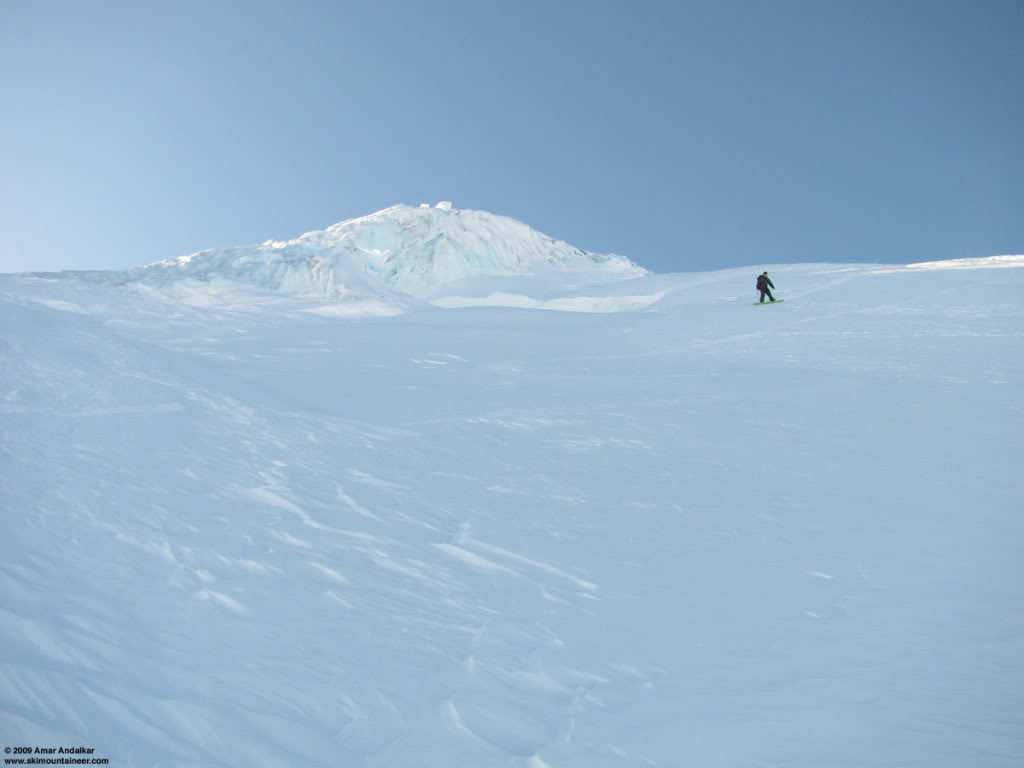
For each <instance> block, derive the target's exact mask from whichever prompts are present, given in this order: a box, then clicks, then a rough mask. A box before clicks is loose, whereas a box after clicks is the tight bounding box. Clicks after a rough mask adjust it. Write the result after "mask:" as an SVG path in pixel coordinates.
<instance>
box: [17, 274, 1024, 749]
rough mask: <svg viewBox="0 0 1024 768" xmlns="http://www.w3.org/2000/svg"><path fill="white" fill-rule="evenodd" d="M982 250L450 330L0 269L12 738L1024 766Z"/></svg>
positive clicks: (1006, 467)
mask: <svg viewBox="0 0 1024 768" xmlns="http://www.w3.org/2000/svg"><path fill="white" fill-rule="evenodd" d="M1019 262H1020V260H1019V259H1018V261H1017V262H1012V261H1011V262H1010V263H1009V264H1007V263H1005V262H998V263H982V264H980V265H979V266H1008V265H1009V266H1014V265H1016V266H1020V263H1019ZM967 266H970V265H967ZM962 267H964V265H963V264H949V265H945V266H943V265H938V268H934V267H933V268H927V267H924V266H922V265H915V266H914V267H913V268H906V269H904V268H891V267H885V268H873V267H868V266H829V265H804V266H789V267H778V268H769V269H770V273H771V276H772V278H773V280H774V282H775V284H776V285H777V286H778V291H777V293H778V294H779V295H780V296H783V297H785V299H786V303H785V304H782V305H777V306H772V307H752V306H751V302H752V301H753V300H754V299H755V295H754V291H753V281H754V276H755V275H756V274H757V272H758V271H759V270H760V267H759V268H757V269H753V268H752V269H745V270H730V271H725V272H718V273H708V274H695V275H656V276H649V277H643V278H638V279H635V280H628V281H625V282H621V283H615V284H613V285H608V286H590V287H589V288H588V287H587V286H579V287H577V288H563V289H562V290H561V292H560V293H559V292H551V291H549V292H547V293H543V292H537V291H536V290H534V291H533V293H530V292H528V291H529V290H532V289H531V288H530V286H529V285H528V284H527V283H528V281H526V282H523V283H522V284H520V283H516V281H515V280H513V279H509V280H508V281H504V282H502V281H496V282H495V281H491V283H493V284H491V283H488V284H486V285H483V284H481V286H478V288H479V289H478V290H477V291H476V293H475V294H474V293H473V292H472V291H469V290H468V288H471V287H472V286H461V287H454V288H451V289H450V290H449V291H448V292H447V293H446V294H445V295H440V294H439V295H437V296H434V297H433V300H434V301H435V302H436V303H437V304H440V305H444V306H445V307H447V308H442V307H441V306H432V305H431V304H429V303H427V302H426V301H423V302H420V303H416V302H413V303H410V304H409V305H408V306H404V307H397V308H396V305H394V304H393V303H386V304H381V305H379V306H377V305H374V303H373V302H372V301H367V302H362V303H359V302H357V303H355V304H340V303H338V302H331V301H329V300H326V299H322V298H321V299H318V298H296V297H290V296H284V295H281V294H280V293H274V292H269V291H260V290H258V289H256V288H252V287H249V288H243V287H239V286H236V285H234V284H231V283H223V284H218V283H217V282H216V281H215V282H214V283H209V284H207V283H183V284H178V285H176V286H170V287H166V286H165V287H148V288H146V287H141V286H132V285H124V286H104V285H100V284H97V283H95V282H86V281H82V280H74V279H39V278H29V277H24V276H10V275H8V276H2V277H0V509H2V511H3V520H4V528H5V530H4V536H3V537H0V555H2V558H0V560H2V562H0V736H2V738H3V740H4V742H5V744H11V745H18V744H32V745H41V746H59V745H68V744H76V745H78V744H81V745H85V746H90V747H94V748H95V749H96V750H97V754H99V755H101V756H104V757H109V758H110V760H111V765H113V766H118V767H119V768H127V767H128V766H207V767H208V766H241V765H252V766H299V765H302V766H332V767H334V766H346V767H347V766H366V767H367V768H370V767H373V768H382V767H384V766H388V767H392V768H399V767H402V768H409V767H412V766H417V767H423V768H432V767H435V766H436V767H438V768H441V767H443V768H451V767H452V766H473V767H474V768H483V767H485V766H509V767H515V766H521V767H524V768H525V767H527V766H529V767H531V768H542V767H543V766H551V768H558V767H561V766H565V767H569V766H578V767H580V768H602V767H604V766H683V765H693V766H806V767H807V768H820V767H821V766H850V767H851V768H853V767H856V768H861V767H862V766H865V765H872V766H930V768H936V767H938V766H965V765H970V766H975V767H977V766H1019V765H1021V764H1022V762H1024V643H1022V640H1021V638H1022V636H1024V600H1022V599H1021V598H1022V596H1021V588H1022V585H1024V578H1022V577H1024V573H1022V571H1024V566H1022V557H1021V555H1022V551H1024V520H1022V516H1021V512H1022V510H1024V503H1022V502H1024V473H1022V471H1021V467H1022V453H1024V452H1022V450H1021V449H1022V445H1024V437H1022V434H1024V410H1022V400H1021V392H1022V391H1024V354H1022V353H1024V343H1022V342H1024V302H1022V299H1021V296H1022V292H1024V269H1016V268H1008V269H981V268H979V269H965V268H962ZM463 289H466V290H463ZM460 291H461V292H460ZM442 293H444V292H442ZM509 297H511V298H509ZM638 297H639V298H638ZM644 297H646V298H644ZM428 298H430V297H428ZM552 302H554V303H552ZM467 304H483V305H489V306H465V305H467ZM498 305H501V306H498ZM509 305H512V306H509ZM557 309H569V310H577V311H550V310H557ZM615 310H629V311H615ZM399 312H400V314H397V313H399Z"/></svg>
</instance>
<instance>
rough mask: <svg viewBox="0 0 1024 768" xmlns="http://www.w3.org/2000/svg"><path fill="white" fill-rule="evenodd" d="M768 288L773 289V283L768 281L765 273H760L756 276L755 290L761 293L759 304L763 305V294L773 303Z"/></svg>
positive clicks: (773, 299) (772, 297) (773, 298)
mask: <svg viewBox="0 0 1024 768" xmlns="http://www.w3.org/2000/svg"><path fill="white" fill-rule="evenodd" d="M769 286H771V287H772V288H774V287H775V283H773V282H772V281H771V280H769V279H768V273H767V272H762V273H761V274H760V275H758V276H757V290H759V291H760V292H761V302H760V303H761V304H764V296H765V294H768V299H769V300H770V301H775V297H774V296H772V292H771V291H769V290H768V287H769Z"/></svg>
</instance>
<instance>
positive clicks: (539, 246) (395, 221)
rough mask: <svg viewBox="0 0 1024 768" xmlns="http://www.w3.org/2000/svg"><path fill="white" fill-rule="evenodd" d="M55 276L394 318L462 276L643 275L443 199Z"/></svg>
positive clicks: (557, 278)
mask: <svg viewBox="0 0 1024 768" xmlns="http://www.w3.org/2000/svg"><path fill="white" fill-rule="evenodd" d="M59 274H61V275H63V276H69V277H75V278H78V279H92V280H96V281H99V282H104V283H117V284H125V283H141V284H144V285H151V286H160V287H165V286H170V287H171V288H172V290H173V289H180V288H181V287H182V286H191V287H192V288H194V289H195V290H194V291H192V292H193V293H196V292H199V293H202V292H203V291H204V288H205V286H203V285H202V284H203V283H206V284H214V286H216V285H217V284H220V285H224V284H225V283H234V284H238V285H244V286H251V287H254V288H257V289H270V290H274V291H278V292H281V293H283V294H288V295H315V296H322V297H330V298H334V299H336V300H341V301H345V302H347V303H350V304H357V305H358V304H359V303H361V302H365V301H366V300H367V299H368V298H370V299H372V300H375V301H377V302H384V305H385V306H387V307H390V308H391V309H392V310H393V312H400V311H402V308H403V307H404V306H405V303H404V302H405V301H408V297H410V296H411V297H427V296H430V295H431V294H432V293H433V292H435V291H436V290H437V289H438V287H442V286H447V285H450V284H452V283H455V282H457V281H460V280H465V279H467V278H469V279H473V280H477V279H480V278H485V277H509V276H526V277H532V278H535V282H536V281H537V280H542V279H544V278H547V281H549V282H550V281H554V282H555V283H556V284H560V283H562V282H565V279H566V278H568V277H571V278H572V279H574V280H577V281H578V280H587V279H589V280H591V281H598V282H601V281H607V280H609V279H613V278H614V279H627V278H632V277H638V276H642V275H644V274H647V271H646V270H645V269H643V268H642V267H639V266H637V265H636V264H634V263H632V262H631V261H629V260H628V259H626V258H625V257H622V256H616V255H613V254H612V255H608V254H598V253H591V252H588V251H584V250H582V249H580V248H576V247H574V246H571V245H569V244H568V243H565V242H562V241H561V240H556V239H555V238H553V237H550V236H548V235H545V234H543V233H540V232H537V231H536V230H534V229H531V228H530V227H529V226H527V225H526V224H523V223H522V222H519V221H516V220H515V219H511V218H508V217H506V216H498V215H495V214H492V213H488V212H486V211H474V210H459V209H456V208H453V207H452V204H451V203H450V202H448V201H443V202H440V203H437V204H436V205H434V206H429V205H426V204H423V205H420V206H418V207H413V206H408V205H396V206H392V207H391V208H386V209H384V210H381V211H377V212H376V213H373V214H370V215H369V216H362V217H359V218H355V219H348V220H346V221H342V222H339V223H337V224H334V225H333V226H330V227H328V228H327V229H324V230H317V231H314V232H307V233H305V234H303V235H300V236H299V237H297V238H295V239H292V240H282V241H278V240H268V241H266V242H264V243H262V244H260V245H253V246H241V247H235V248H219V249H218V248H214V249H209V250H205V251H200V252H198V253H192V254H188V255H185V256H180V257H178V258H176V259H167V260H164V261H160V262H156V263H154V264H149V265H147V266H145V267H138V268H134V269H129V270H114V271H88V272H82V271H78V272H65V273H59ZM40 276H45V275H40ZM214 290H216V288H214ZM178 293H179V295H180V290H179V291H178Z"/></svg>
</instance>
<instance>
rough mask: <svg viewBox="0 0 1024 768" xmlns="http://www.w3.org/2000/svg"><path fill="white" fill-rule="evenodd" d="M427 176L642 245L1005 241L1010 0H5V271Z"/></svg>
mask: <svg viewBox="0 0 1024 768" xmlns="http://www.w3.org/2000/svg"><path fill="white" fill-rule="evenodd" d="M438 200H451V201H453V203H454V205H455V207H457V208H476V209H482V210H488V211H492V212H494V213H499V214H504V215H507V216H512V217H514V218H517V219H519V220H521V221H524V222H526V223H527V224H529V225H531V226H532V227H534V228H536V229H539V230H541V231H543V232H546V233H547V234H549V235H552V236H554V237H558V238H560V239H563V240H566V241H568V242H570V243H572V244H573V245H577V246H580V247H582V248H586V249H589V250H594V251H601V252H614V253H620V254H623V255H626V256H628V257H630V258H632V259H633V260H634V261H637V262H639V263H640V264H642V265H644V266H646V267H649V268H652V269H655V270H657V271H689V270H707V269H718V268H724V267H729V266H739V265H748V264H772V263H779V262H804V261H831V262H842V261H883V262H912V261H922V260H928V259H939V258H960V257H966V256H988V255H993V254H999V253H1020V252H1024V2H1022V1H1021V0H1006V1H1000V0H966V1H963V2H961V1H960V0H946V1H944V0H924V1H922V2H916V1H913V0H881V1H878V2H876V1H875V0H846V1H844V2H838V1H836V0H807V1H800V2H795V1H794V0H771V1H770V2H769V1H768V0H764V1H763V2H761V1H758V2H755V1H754V0H747V1H746V2H735V1H734V0H709V1H708V2H665V3H661V2H642V1H638V2H626V0H621V1H620V2H602V1H601V0H584V1H582V2H575V1H570V0H557V1H552V0H545V1H543V2H535V1H534V0H515V1H514V2H513V1H512V0H509V1H508V2H497V1H495V0H475V1H474V2H461V1H458V2H455V1H453V2H444V1H441V0H438V1H435V2H430V3H424V2H413V1H411V0H409V1H407V2H405V1H403V2H397V1H396V2H389V1H388V0H370V1H369V2H362V1H351V0H337V1H336V2H322V3H320V2H254V1H251V0H245V1H241V0H239V1H237V2H228V1H226V0H224V1H221V0H204V1H203V2H192V0H173V2H172V1H165V2H153V3H140V2H137V0H128V1H126V2H103V1H102V0H97V2H90V3H79V2H73V1H72V0H66V1H65V2H50V1H48V0H0V271H23V270H35V269H47V270H50V269H79V268H120V267H127V266H134V265H137V264H143V263H148V262H151V261H155V260H157V259H163V258H168V257H172V256H178V255H181V254H185V253H189V252H192V251H196V250H200V249H202V248H209V247H220V246H230V245H241V244H247V243H255V242H261V241H263V240H266V239H268V238H276V239H284V238H289V237H294V236H297V235H298V234H300V233H302V232H304V231H308V230H311V229H322V228H324V227H326V226H328V225H330V224H332V223H334V222H336V221H339V220H342V219H347V218H352V217H354V216H361V215H364V214H366V213H370V212H372V211H375V210H378V209H380V208H383V207H386V206H388V205H393V204H396V203H408V204H413V205H415V204H419V203H421V202H431V203H433V202H436V201H438Z"/></svg>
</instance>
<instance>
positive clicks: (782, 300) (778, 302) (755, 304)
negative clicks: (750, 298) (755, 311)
mask: <svg viewBox="0 0 1024 768" xmlns="http://www.w3.org/2000/svg"><path fill="white" fill-rule="evenodd" d="M784 301H785V299H776V300H775V301H755V302H754V306H755V307H756V306H757V305H758V304H781V303H782V302H784Z"/></svg>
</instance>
